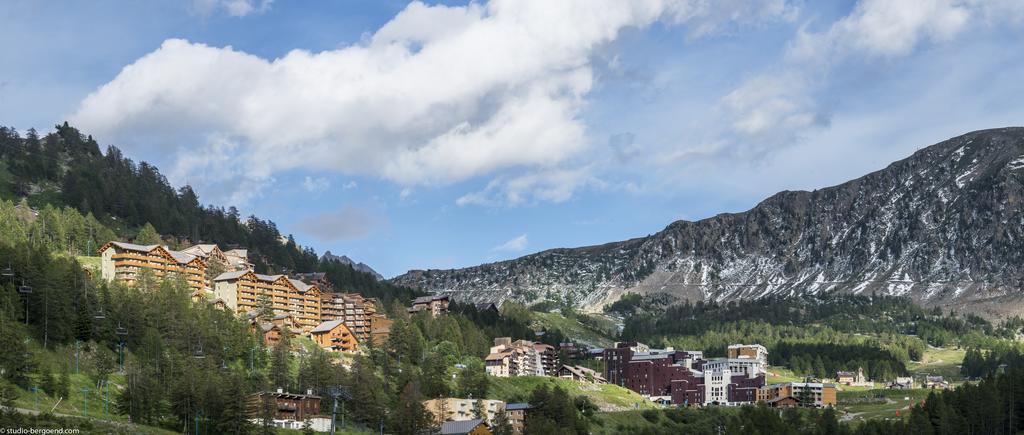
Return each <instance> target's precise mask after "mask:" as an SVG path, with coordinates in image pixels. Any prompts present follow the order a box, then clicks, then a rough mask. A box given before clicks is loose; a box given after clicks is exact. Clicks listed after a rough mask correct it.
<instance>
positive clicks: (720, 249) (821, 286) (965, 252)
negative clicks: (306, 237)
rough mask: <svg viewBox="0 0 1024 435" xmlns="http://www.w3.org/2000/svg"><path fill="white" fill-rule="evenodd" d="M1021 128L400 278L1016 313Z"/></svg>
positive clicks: (582, 302) (494, 290)
mask: <svg viewBox="0 0 1024 435" xmlns="http://www.w3.org/2000/svg"><path fill="white" fill-rule="evenodd" d="M1022 181H1024V128H1002V129H993V130H983V131H976V132H972V133H968V134H965V135H963V136H959V137H956V138H953V139H950V140H947V141H944V142H941V143H938V144H935V145H932V146H929V147H927V148H924V149H921V150H919V151H917V152H915V153H914V154H913V155H911V156H910V157H908V158H906V159H903V160H900V161H897V162H895V163H892V164H890V165H889V166H888V167H886V168H885V169H882V170H879V171H876V172H873V173H870V174H868V175H865V176H863V177H860V178H857V179H855V180H852V181H848V182H846V183H843V184H840V185H837V186H832V187H828V188H824V189H820V190H815V191H811V192H808V191H784V192H780V193H777V194H775V195H773V196H771V197H769V198H768V199H766V200H764V201H762V202H761V203H759V204H757V205H756V206H755V207H754V208H752V209H750V210H748V211H745V212H742V213H724V214H720V215H717V216H714V217H711V218H707V219H703V220H700V221H696V222H690V221H677V222H673V223H672V224H670V225H669V226H668V227H666V228H665V229H664V230H662V231H660V232H658V233H656V234H654V235H651V236H647V237H642V238H637V239H632V240H626V241H622V242H614V243H608V244H604V245H600V246H589V247H582V248H573V249H552V250H548V251H543V252H539V253H536V254H532V255H528V256H525V257H521V258H518V259H514V260H509V261H502V262H497V263H491V264H484V265H481V266H476V267H469V268H464V269H454V270H426V271H424V270H413V271H410V272H408V273H406V274H404V275H401V276H398V277H396V278H394V279H393V280H392V281H393V282H394V283H396V284H399V285H405V286H410V287H413V288H416V289H421V290H425V291H430V292H437V293H447V294H451V295H453V296H454V297H455V298H456V299H460V300H468V301H496V300H506V299H511V300H517V301H522V302H526V303H533V302H537V301H540V300H544V299H552V300H557V301H566V302H568V303H571V304H573V305H576V306H579V307H582V308H584V309H600V307H602V306H603V305H604V304H606V303H608V302H611V301H614V300H616V299H618V297H619V296H621V295H622V294H623V293H625V292H637V293H641V294H647V293H667V294H670V295H673V296H676V297H678V298H681V299H687V300H716V301H728V300H739V299H750V298H757V297H761V296H767V295H795V294H807V293H811V294H815V293H821V292H829V291H842V292H852V293H871V292H878V293H880V294H889V295H905V296H909V297H911V298H912V299H914V300H915V301H917V302H919V303H921V304H923V305H926V306H943V307H949V308H955V309H958V310H970V311H974V312H978V313H982V314H988V315H991V316H1002V315H1009V314H1017V313H1021V312H1022V311H1024V303H1022V302H1024V297H1022V296H1024V293H1022V292H1021V287H1022V286H1024V234H1022V233H1024V214H1022V213H1021V209H1022V197H1024V187H1022Z"/></svg>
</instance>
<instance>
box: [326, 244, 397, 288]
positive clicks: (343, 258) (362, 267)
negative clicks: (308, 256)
mask: <svg viewBox="0 0 1024 435" xmlns="http://www.w3.org/2000/svg"><path fill="white" fill-rule="evenodd" d="M320 259H321V260H328V261H337V262H339V263H343V264H347V265H349V266H352V268H353V269H355V270H358V271H360V272H365V273H368V274H370V275H373V276H374V277H375V278H377V281H383V280H384V276H383V275H381V274H379V273H377V271H376V270H373V268H372V267H370V266H369V265H367V264H366V263H363V262H359V263H356V262H355V261H353V260H352V259H351V258H348V256H347V255H334V254H332V253H331V251H327V252H324V254H323V255H321V256H320Z"/></svg>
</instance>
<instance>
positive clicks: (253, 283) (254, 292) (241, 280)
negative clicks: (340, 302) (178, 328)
mask: <svg viewBox="0 0 1024 435" xmlns="http://www.w3.org/2000/svg"><path fill="white" fill-rule="evenodd" d="M214 293H215V295H216V297H217V298H220V299H222V300H224V303H225V305H226V306H227V307H228V308H229V309H231V310H232V311H234V312H235V313H238V314H243V313H247V312H249V311H256V310H258V309H259V306H260V303H261V299H264V298H265V299H266V300H267V301H268V302H269V303H270V306H271V308H272V309H273V310H274V313H276V314H292V315H295V316H296V317H298V319H299V323H301V324H302V329H303V331H304V332H309V331H310V330H312V329H313V328H315V327H316V326H317V325H318V324H320V306H321V305H320V304H321V296H320V290H319V289H318V288H317V287H316V286H314V285H309V284H306V283H303V282H302V281H299V280H296V279H290V278H288V277H287V276H285V275H262V274H258V273H253V272H249V271H244V270H242V271H234V272H225V273H222V274H221V275H220V276H218V277H216V278H214Z"/></svg>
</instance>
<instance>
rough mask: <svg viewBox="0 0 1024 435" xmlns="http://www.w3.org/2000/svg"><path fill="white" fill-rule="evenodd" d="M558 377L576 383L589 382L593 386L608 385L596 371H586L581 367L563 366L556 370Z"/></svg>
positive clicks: (586, 369)
mask: <svg viewBox="0 0 1024 435" xmlns="http://www.w3.org/2000/svg"><path fill="white" fill-rule="evenodd" d="M558 377H560V378H562V379H568V380H571V381H576V382H589V383H593V384H607V383H608V381H607V380H605V378H604V376H602V375H601V374H600V373H598V372H597V371H596V370H592V369H588V368H586V367H583V366H571V365H563V366H562V367H561V368H560V369H558Z"/></svg>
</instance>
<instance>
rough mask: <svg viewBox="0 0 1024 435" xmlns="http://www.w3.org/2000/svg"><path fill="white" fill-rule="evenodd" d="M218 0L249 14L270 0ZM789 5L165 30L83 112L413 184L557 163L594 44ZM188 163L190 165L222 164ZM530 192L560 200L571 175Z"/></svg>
mask: <svg viewBox="0 0 1024 435" xmlns="http://www.w3.org/2000/svg"><path fill="white" fill-rule="evenodd" d="M236 3H238V4H236ZM208 4H214V5H215V6H214V7H222V8H225V9H226V10H227V11H228V12H229V13H233V14H234V13H237V14H244V13H251V12H253V11H258V10H259V9H260V8H265V7H266V6H267V5H269V2H263V3H259V4H257V3H255V2H241V3H239V2H238V1H232V2H228V3H223V2H212V3H211V2H203V5H208ZM218 5H219V6H218ZM793 11H794V9H793V8H792V7H790V6H788V5H787V3H786V2H785V1H783V0H734V1H729V2H725V3H718V2H715V3H708V2H705V1H698V0H641V1H631V2H623V1H619V0H601V1H598V0H575V1H559V2H550V1H543V0H532V1H527V0H492V1H490V2H487V3H486V4H478V3H471V4H469V5H468V6H462V7H448V6H443V5H435V6H427V5H424V4H423V3H420V2H413V3H411V4H409V5H408V6H407V7H406V8H405V9H404V10H403V11H402V12H400V13H399V14H398V15H397V16H395V17H394V18H393V19H392V20H391V21H390V22H388V23H387V24H385V25H384V26H382V27H381V28H380V29H379V30H378V31H377V32H376V33H374V34H373V35H372V36H371V37H369V38H367V39H366V40H365V41H364V42H361V43H359V44H356V45H351V46H347V47H343V48H340V49H337V50H331V51H324V52H318V53H311V52H308V51H304V50H294V51H292V52H290V53H288V54H287V55H285V56H283V57H281V58H277V59H272V60H269V59H263V58H260V57H257V56H253V55H250V54H247V53H244V52H241V51H237V50H234V49H233V48H231V47H210V46H207V45H204V44H199V43H192V42H189V41H185V40H180V39H170V40H167V41H165V42H164V43H163V44H162V45H161V46H160V48H158V49H157V50H155V51H153V52H151V53H149V54H147V55H145V56H143V57H142V58H140V59H138V60H137V61H135V62H134V63H133V64H131V65H128V66H126V67H125V68H124V69H123V70H122V71H121V72H120V74H118V76H117V77H116V78H115V79H114V80H112V81H111V82H109V83H107V84H105V85H103V86H102V87H100V88H99V89H98V90H96V91H95V92H93V93H92V94H90V95H89V96H88V97H87V98H86V99H85V100H83V101H82V103H81V105H80V107H79V109H78V110H77V112H76V113H75V114H74V115H73V116H72V117H71V119H72V121H73V122H74V123H75V124H76V125H78V126H80V127H81V128H83V129H84V130H85V131H89V132H91V133H93V134H94V135H97V136H99V137H102V138H104V139H106V140H112V141H118V142H122V143H133V142H137V141H136V140H133V139H136V138H137V135H138V133H141V132H145V133H146V134H148V135H154V134H156V135H161V137H167V138H168V139H167V143H166V144H164V145H163V146H164V147H168V146H172V144H179V143H183V142H188V141H187V140H184V139H192V138H191V137H189V138H182V137H177V138H175V137H176V136H182V135H185V134H189V133H191V132H199V134H200V135H208V136H216V137H227V138H231V140H232V142H233V143H235V144H236V146H235V147H234V148H232V149H230V150H228V149H225V150H223V151H224V152H226V153H228V154H227V156H226V157H228V158H229V159H230V160H231V162H232V164H234V163H235V162H237V163H238V165H239V166H240V167H244V168H245V171H246V172H245V173H246V174H247V176H248V177H251V178H252V179H254V180H259V179H261V178H263V179H265V178H267V177H271V176H273V174H275V173H277V172H280V171H286V170H290V169H296V168H303V169H306V170H321V171H335V172H340V173H345V174H350V175H368V176H374V177H380V178H384V179H387V180H391V181H393V182H395V183H398V184H400V185H403V186H416V185H444V184H450V183H454V182H458V181H462V180H466V179H469V178H474V177H479V176H488V175H490V174H492V173H495V172H497V171H504V170H509V169H515V170H522V171H527V172H528V173H532V172H534V171H539V172H544V171H551V170H555V168H557V167H559V166H560V165H562V164H564V162H566V161H567V160H568V159H570V158H572V157H576V156H580V155H581V154H583V152H584V150H586V149H587V146H588V142H587V139H586V128H585V126H584V125H583V122H582V120H581V119H580V111H581V109H582V107H583V106H584V104H585V102H586V96H587V95H588V93H589V92H590V91H591V89H592V88H593V86H594V80H595V78H594V73H593V71H592V66H591V57H592V55H593V53H594V50H595V49H597V48H598V47H600V46H602V45H604V44H607V43H609V42H611V41H613V40H615V39H616V38H617V37H618V34H619V32H620V31H622V30H623V29H625V28H630V27H644V26H648V25H650V24H651V23H653V22H655V21H659V20H661V21H664V22H666V23H672V24H674V23H682V24H685V25H687V26H690V29H691V30H692V32H691V33H692V34H694V35H697V36H699V35H705V34H708V33H713V32H716V31H720V30H726V29H728V28H729V27H731V26H734V25H746V24H750V23H755V22H759V21H763V20H777V19H789V18H791V17H792V14H793ZM150 146H154V147H157V146H160V145H159V144H153V145H150ZM173 146H176V145H173ZM156 151H160V150H159V149H158V150H156ZM192 163H193V164H192V165H189V166H188V170H187V171H185V172H186V173H185V174H183V176H185V177H192V176H194V174H197V173H205V172H211V171H220V170H221V168H220V167H219V166H217V165H216V164H215V163H212V162H211V163H208V164H204V163H205V162H204V161H193V162H192ZM179 166H180V165H179ZM528 176H529V175H527V177H528ZM532 191H534V192H537V193H539V194H541V195H542V196H543V197H546V198H549V199H551V200H564V198H565V193H564V192H565V191H566V190H565V189H561V190H559V189H555V188H553V187H551V188H545V189H532ZM569 193H570V194H571V189H569Z"/></svg>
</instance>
